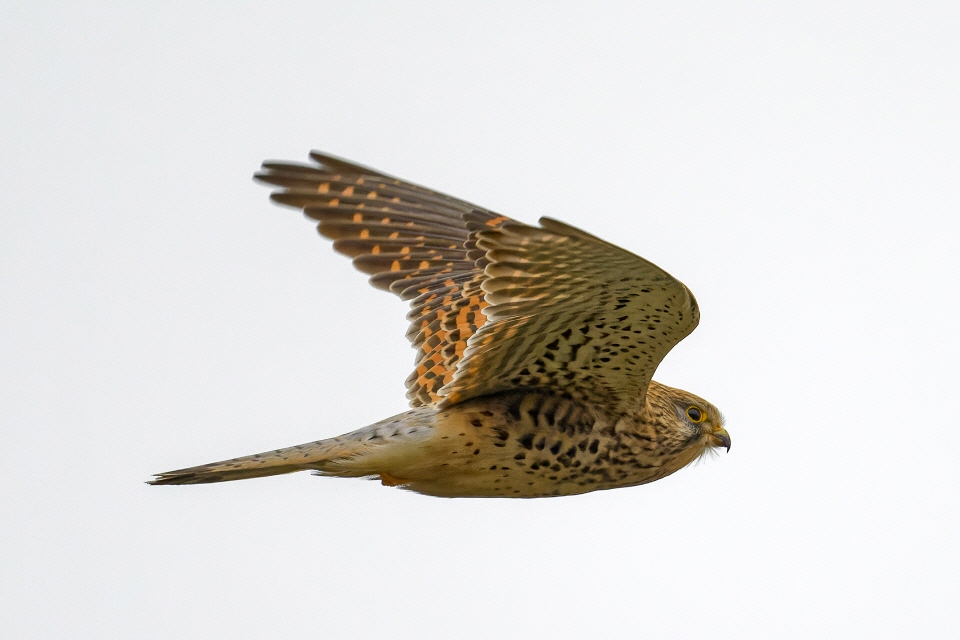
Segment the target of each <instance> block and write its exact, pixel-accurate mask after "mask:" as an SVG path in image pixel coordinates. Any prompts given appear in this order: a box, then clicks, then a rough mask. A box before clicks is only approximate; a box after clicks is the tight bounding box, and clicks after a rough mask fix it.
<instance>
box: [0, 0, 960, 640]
mask: <svg viewBox="0 0 960 640" xmlns="http://www.w3.org/2000/svg"><path fill="white" fill-rule="evenodd" d="M788 5H789V6H788ZM588 7H589V8H588ZM958 33H960V8H958V5H957V3H956V2H942V3H937V2H919V3H918V2H902V3H883V2H831V3H813V2H801V3H781V2H767V3H761V2H754V3H706V2H704V3H683V2H670V3H663V2H649V3H621V4H616V3H612V4H604V3H580V4H559V3H547V2H542V3H515V2H510V3H486V2H478V3H456V4H454V3H444V2H438V3H382V4H381V3H371V2H365V3H364V2H313V3H292V4H284V3H204V4H203V5H202V6H197V4H196V3H186V4H183V3H177V4H174V3H129V2H124V3H99V4H96V3H82V4H80V3H77V4H71V3H59V2H58V3H53V2H47V3H44V2H4V3H3V5H2V7H0V149H2V157H3V169H2V171H0V215H2V226H0V394H2V399H0V452H2V455H3V462H2V464H0V619H2V621H3V622H2V624H0V627H2V630H0V636H3V637H4V638H7V637H9V638H97V639H103V638H174V637H176V638H227V637H229V638H273V637H284V638H468V639H469V638H493V637H496V638H546V637H554V638H573V637H581V638H595V637H610V638H628V637H645V638H646V637H658V638H685V639H686V638H711V639H716V638H737V639H743V638H782V637H807V638H850V637H870V638H904V637H925V638H934V637H948V636H951V637H956V635H955V634H957V633H958V613H957V609H956V607H957V601H958V595H960V594H958V580H957V576H958V575H960V551H958V544H957V540H958V538H960V525H958V522H957V511H958V509H957V506H958V500H957V494H958V491H960V479H958V472H957V466H958V463H957V452H958V451H960V433H958V428H957V416H958V415H960V409H958V406H957V402H958V392H957V390H958V388H960V375H958V362H960V348H958V339H957V322H958V320H957V316H958V312H960V302H958V294H957V289H958V286H957V281H958V276H960V264H958V263H960V260H958V240H960V234H958V231H960V223H958V209H960V186H958V185H960V180H958V178H960V116H958V114H960V46H958V36H957V34H958ZM311 148H317V149H322V150H325V151H328V152H332V153H335V154H338V155H342V156H345V157H348V158H351V159H354V160H356V161H358V162H361V163H364V164H368V165H370V166H374V167H376V168H378V169H381V170H383V171H386V172H388V173H392V174H395V175H399V176H402V177H404V178H407V179H410V180H413V181H415V182H419V183H421V184H425V185H428V186H431V187H434V188H437V189H440V190H443V191H446V192H448V193H451V194H454V195H457V196H460V197H463V198H466V199H468V200H471V201H474V202H477V203H479V204H482V205H484V206H487V207H489V208H491V209H494V210H497V211H500V212H502V213H505V214H508V215H510V216H513V217H515V218H518V219H520V220H522V221H525V222H535V221H536V219H537V218H538V217H539V216H541V215H549V216H552V217H556V218H559V219H561V220H564V221H566V222H568V223H570V224H573V225H576V226H579V227H582V228H584V229H586V230H588V231H590V232H592V233H595V234H597V235H599V236H601V237H603V238H605V239H607V240H610V241H612V242H615V243H616V244H619V245H621V246H623V247H625V248H627V249H629V250H631V251H634V252H635V253H638V254H640V255H642V256H644V257H646V258H648V259H650V260H652V261H653V262H655V263H656V264H658V265H660V266H661V267H663V268H664V269H666V270H667V271H669V272H670V273H671V274H673V275H675V276H676V277H678V278H679V279H681V280H682V281H683V282H684V283H685V284H686V285H687V286H689V287H690V288H691V290H693V292H694V293H695V295H696V296H697V299H698V301H699V303H700V307H701V311H702V319H701V323H700V327H699V328H698V329H697V331H696V332H695V333H694V334H693V335H692V336H690V337H689V338H688V339H686V340H684V341H683V342H682V343H681V344H680V345H679V346H678V347H677V348H676V349H675V350H674V351H673V352H672V353H671V354H670V355H669V356H668V357H667V359H666V360H665V361H664V363H663V364H662V366H661V367H660V369H659V370H658V373H657V376H656V377H657V379H658V380H660V381H661V382H664V383H666V384H670V385H673V386H678V387H682V388H684V389H688V390H690V391H691V392H693V393H696V394H698V395H700V396H703V397H704V398H707V399H708V400H710V401H712V402H713V403H715V404H716V405H717V406H718V407H720V408H721V410H723V412H724V413H725V415H726V418H727V423H728V428H729V431H730V433H731V436H732V439H733V447H732V449H731V450H730V452H729V453H728V454H721V455H719V456H717V457H716V458H714V459H708V460H706V461H704V462H702V463H700V464H698V465H696V466H694V467H691V468H688V469H684V470H683V471H681V472H679V473H677V474H675V475H673V476H671V477H669V478H667V479H664V480H662V481H659V482H656V483H654V484H651V485H646V486H641V487H636V488H631V489H619V490H614V491H607V492H598V493H594V494H587V495H583V496H577V497H567V498H559V499H546V500H526V501H524V500H520V501H510V500H497V499H494V500H466V499H462V500H446V499H438V498H428V497H423V496H419V495H415V494H411V493H407V492H404V491H400V490H397V489H390V488H386V487H382V486H380V485H379V484H378V483H373V482H366V481H361V480H339V479H326V478H315V477H312V476H310V475H308V474H306V473H300V474H294V475H289V476H281V477H274V478H266V479H259V480H247V481H242V482H236V483H225V484H219V485H207V486H187V487H152V486H148V485H146V484H144V481H145V480H147V479H149V478H150V476H151V474H153V473H157V472H161V471H167V470H170V469H176V468H181V467H185V466H191V465H195V464H201V463H206V462H211V461H214V460H221V459H224V458H228V457H233V456H238V455H244V454H249V453H255V452H259V451H263V450H268V449H274V448H277V447H280V446H286V445H292V444H298V443H301V442H306V441H310V440H315V439H319V438H323V437H329V436H334V435H338V434H340V433H342V432H345V431H348V430H352V429H355V428H358V427H361V426H364V425H366V424H369V423H371V422H374V421H377V420H379V419H382V418H385V417H387V416H390V415H393V414H395V413H399V412H400V411H403V410H404V409H405V408H406V401H405V398H404V387H403V381H404V379H405V377H406V376H407V374H408V373H409V371H410V369H411V367H412V363H413V357H414V352H413V350H411V349H410V347H409V345H408V344H407V342H406V341H405V340H404V337H403V336H404V332H405V330H406V321H405V320H404V315H405V313H406V308H405V305H404V303H402V302H401V301H399V300H398V299H396V298H394V297H392V296H390V295H386V294H384V293H382V292H378V291H376V290H374V289H372V288H370V287H368V286H367V285H366V283H365V278H364V276H363V275H362V274H360V273H357V272H355V271H354V270H353V268H352V266H351V265H350V263H349V261H348V260H346V259H344V258H343V257H341V256H338V255H336V254H334V253H333V252H332V251H331V250H330V247H329V244H328V243H327V242H326V241H324V240H322V239H321V238H319V237H318V236H317V234H316V232H315V230H314V228H313V226H312V225H311V224H309V223H308V222H307V221H306V220H304V219H303V218H302V216H301V215H300V214H298V213H297V212H295V211H292V210H287V209H282V208H279V207H276V206H274V205H272V204H271V203H270V202H269V201H268V193H269V192H268V190H267V189H265V188H264V187H262V186H259V185H257V184H255V183H254V182H253V181H252V180H251V175H252V174H253V172H254V171H255V170H256V169H257V168H258V166H259V164H260V162H261V161H262V160H264V159H267V158H272V159H289V160H305V159H306V154H307V153H308V152H309V150H310V149H311Z"/></svg>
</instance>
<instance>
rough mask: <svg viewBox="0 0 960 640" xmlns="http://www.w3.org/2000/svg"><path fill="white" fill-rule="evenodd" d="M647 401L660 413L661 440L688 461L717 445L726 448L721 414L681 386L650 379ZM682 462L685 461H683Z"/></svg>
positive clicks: (726, 443)
mask: <svg viewBox="0 0 960 640" xmlns="http://www.w3.org/2000/svg"><path fill="white" fill-rule="evenodd" d="M647 404H648V406H650V407H651V408H652V409H654V411H655V412H656V413H658V414H659V415H660V417H661V420H662V423H665V426H667V427H668V428H667V429H665V431H666V432H667V433H665V434H664V435H665V440H666V442H665V443H664V444H666V445H667V449H668V450H672V451H674V452H677V453H679V452H680V451H683V452H684V454H686V455H683V456H682V457H683V458H685V459H687V462H691V461H693V460H694V459H696V458H698V457H699V456H701V455H703V454H705V453H709V452H711V451H713V450H714V449H716V448H718V447H723V448H724V449H726V450H727V451H729V450H730V434H729V433H727V430H726V429H725V428H724V421H723V414H721V413H720V410H719V409H717V408H716V407H715V406H713V405H712V404H710V403H709V402H707V401H706V400H704V399H703V398H700V397H698V396H695V395H693V394H692V393H689V392H687V391H684V390H682V389H674V388H672V387H667V386H665V385H662V384H658V383H652V384H651V386H650V389H649V392H648V396H647ZM684 464H686V463H684Z"/></svg>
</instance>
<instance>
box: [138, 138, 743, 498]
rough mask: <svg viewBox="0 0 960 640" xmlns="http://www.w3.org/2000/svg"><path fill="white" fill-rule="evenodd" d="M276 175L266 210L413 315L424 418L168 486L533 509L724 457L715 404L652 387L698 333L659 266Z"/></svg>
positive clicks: (290, 166)
mask: <svg viewBox="0 0 960 640" xmlns="http://www.w3.org/2000/svg"><path fill="white" fill-rule="evenodd" d="M310 157H311V159H312V160H313V161H314V163H315V164H311V165H301V164H296V163H288V162H265V163H263V168H262V171H261V172H259V173H257V174H256V176H255V178H256V179H257V180H260V181H261V182H265V183H267V184H271V185H275V186H278V187H280V189H279V190H277V191H275V192H274V193H273V194H272V195H271V198H272V199H273V200H274V201H276V202H279V203H280V204H284V205H288V206H292V207H295V208H298V209H302V210H303V212H304V213H305V214H306V216H307V217H308V218H312V219H313V220H316V221H318V222H319V231H320V234H321V235H323V236H325V237H327V238H330V239H331V240H333V248H334V249H335V250H336V251H338V252H340V253H342V254H345V255H347V256H349V257H351V258H352V259H353V264H354V265H355V266H356V267H357V268H358V269H359V270H360V271H363V272H364V273H368V274H370V275H371V278H370V282H371V284H373V286H375V287H377V288H379V289H385V290H387V291H390V292H392V293H394V294H396V295H398V296H400V297H401V298H402V299H404V300H409V301H410V305H411V311H410V313H409V314H408V316H407V317H408V318H409V320H410V323H411V324H410V329H409V331H407V337H408V338H409V339H410V341H411V342H412V343H413V346H414V347H415V348H416V349H417V360H416V369H415V370H414V372H413V373H412V374H411V375H410V377H409V378H407V397H408V398H409V400H410V404H411V405H412V407H413V408H412V409H411V410H409V411H407V412H405V413H401V414H399V415H396V416H393V417H392V418H387V419H386V420H383V421H381V422H377V423H376V424H372V425H370V426H368V427H364V428H362V429H359V430H357V431H353V432H351V433H347V434H345V435H342V436H338V437H336V438H329V439H326V440H318V441H316V442H310V443H308V444H302V445H298V446H295V447H288V448H285V449H277V450H276V451H270V452H268V453H259V454H256V455H252V456H245V457H242V458H235V459H233V460H226V461H224V462H214V463H212V464H206V465H203V466H199V467H191V468H189V469H181V470H179V471H169V472H167V473H161V474H158V475H157V476H156V479H155V480H153V481H152V484H199V483H206V482H223V481H226V480H240V479H242V478H255V477H260V476H272V475H277V474H281V473H289V472H292V471H301V470H312V471H314V472H315V473H316V474H318V475H324V476H340V477H372V478H379V479H380V480H381V481H382V482H383V484H385V485H389V486H400V487H403V488H405V489H409V490H411V491H416V492H419V493H423V494H427V495H433V496H446V497H512V498H537V497H545V496H563V495H572V494H578V493H585V492H588V491H596V490H598V489H613V488H617V487H629V486H633V485H638V484H644V483H647V482H653V481H654V480H659V479H660V478H663V477H665V476H667V475H669V474H671V473H673V472H674V471H677V470H678V469H681V468H682V467H684V466H686V465H688V464H689V463H690V462H692V461H693V460H695V459H697V458H698V457H699V456H701V455H702V454H704V453H705V452H707V451H709V450H711V449H713V448H715V447H725V448H726V449H728V450H729V448H730V436H729V434H728V433H727V431H726V430H725V429H724V427H723V417H722V416H721V415H720V412H719V411H718V410H717V409H716V407H714V406H713V405H712V404H710V403H709V402H707V401H705V400H703V399H702V398H698V397H697V396H695V395H693V394H691V393H687V392H686V391H681V390H680V389H673V388H671V387H668V386H665V385H662V384H659V383H657V382H654V381H653V379H652V378H653V373H654V371H655V370H656V368H657V365H658V364H659V363H660V361H661V360H662V359H663V358H664V356H666V355H667V352H668V351H670V349H672V348H673V346H674V345H676V344H677V343H678V342H680V340H682V339H683V338H684V337H686V336H687V335H689V334H690V332H692V331H693V329H694V328H695V327H696V326H697V323H698V322H699V312H698V309H697V303H696V300H694V297H693V294H692V293H690V290H689V289H687V288H686V287H685V286H684V285H683V284H682V283H681V282H680V281H679V280H677V279H675V278H674V277H672V276H671V275H669V274H668V273H667V272H665V271H663V270H662V269H660V268H659V267H657V266H656V265H654V264H652V263H650V262H648V261H646V260H644V259H643V258H640V257H638V256H636V255H634V254H632V253H630V252H628V251H625V250H624V249H621V248H619V247H617V246H614V245H612V244H610V243H609V242H605V241H603V240H601V239H599V238H596V237H594V236H592V235H590V234H588V233H586V232H584V231H581V230H579V229H576V228H574V227H571V226H569V225H567V224H564V223H563V222H559V221H557V220H554V219H552V218H540V220H539V226H532V225H527V224H523V223H521V222H517V221H515V220H512V219H510V218H507V217H506V216H502V215H500V214H497V213H494V212H492V211H490V210H488V209H484V208H483V207H478V206H476V205H473V204H470V203H468V202H464V201H463V200H458V199H456V198H453V197H451V196H448V195H444V194H442V193H438V192H436V191H432V190H430V189H426V188H424V187H420V186H418V185H415V184H411V183H409V182H406V181H404V180H399V179H397V178H393V177H391V176H388V175H386V174H383V173H380V172H379V171H375V170H373V169H369V168H367V167H363V166H360V165H357V164H353V163H352V162H347V161H345V160H342V159H340V158H336V157H333V156H330V155H327V154H324V153H318V152H313V153H311V154H310Z"/></svg>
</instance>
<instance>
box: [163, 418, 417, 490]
mask: <svg viewBox="0 0 960 640" xmlns="http://www.w3.org/2000/svg"><path fill="white" fill-rule="evenodd" d="M435 412H436V411H435V410H434V409H414V410H412V411H407V412H406V413H401V414H400V415H396V416H393V417H392V418H387V419H386V420H381V421H380V422H377V423H375V424H372V425H370V426H368V427H364V428H362V429H358V430H357V431H352V432H350V433H346V434H344V435H342V436H337V437H336V438H329V439H327V440H318V441H316V442H308V443H307V444H300V445H297V446H295V447H287V448H285V449H277V450H276V451H268V452H266V453H257V454H255V455H252V456H243V457H242V458H233V459H232V460H224V461H222V462H212V463H210V464H204V465H200V466H199V467H189V468H187V469H177V470H176V471H167V472H166V473H158V474H156V476H155V478H154V479H153V480H150V481H148V484H205V483H208V482H227V481H230V480H243V479H245V478H262V477H265V476H276V475H280V474H283V473H292V472H294V471H304V470H313V471H317V472H319V473H320V474H322V475H334V476H341V477H348V478H349V477H354V478H355V477H363V476H375V475H377V474H379V473H381V472H383V471H388V470H389V469H388V467H390V466H393V465H394V464H396V463H397V461H398V460H400V461H401V462H402V461H403V460H405V459H406V456H408V455H409V454H411V453H414V455H415V452H416V451H418V450H419V449H418V448H417V444H416V443H417V442H419V441H421V440H422V439H424V438H426V437H429V434H430V433H431V432H432V428H433V427H432V424H433V416H434V414H435ZM411 447H412V448H411Z"/></svg>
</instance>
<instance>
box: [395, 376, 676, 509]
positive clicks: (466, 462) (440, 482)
mask: <svg viewBox="0 0 960 640" xmlns="http://www.w3.org/2000/svg"><path fill="white" fill-rule="evenodd" d="M656 452H657V442H656V435H655V434H650V435H648V436H646V437H642V436H641V437H637V436H636V434H633V435H632V436H626V435H625V434H624V433H623V432H622V431H618V429H617V428H616V425H612V424H609V423H607V422H605V421H604V419H603V418H602V417H600V416H597V415H594V414H593V413H591V412H590V411H589V410H588V409H585V408H583V407H582V406H580V405H578V404H576V403H574V402H573V401H571V400H569V399H563V398H556V397H553V396H543V395H535V394H524V395H519V394H508V395H504V396H494V397H488V398H481V399H477V400H474V401H469V402H466V403H463V404H462V405H457V406H455V407H453V408H451V409H449V410H447V411H444V412H441V413H439V414H438V415H437V416H436V422H435V426H434V434H433V436H432V437H431V438H430V439H429V441H427V442H424V443H422V444H421V447H420V451H419V453H420V454H421V455H418V456H416V459H415V460H414V459H411V460H410V464H407V465H404V466H398V467H397V468H394V469H391V470H389V473H388V474H387V477H388V478H390V479H391V480H395V481H396V482H395V483H396V484H401V485H402V486H404V487H405V488H407V489H410V490H412V491H416V492H419V493H424V494H427V495H433V496H447V497H465V496H474V497H516V498H535V497H546V496H563V495H573V494H578V493H586V492H588V491H595V490H598V489H610V488H615V487H625V486H632V485H636V484H643V483H645V482H651V481H653V480H656V479H658V478H660V477H663V476H664V475H666V473H665V472H664V471H663V470H664V469H665V467H664V462H665V460H664V458H662V457H661V456H659V455H656Z"/></svg>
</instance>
